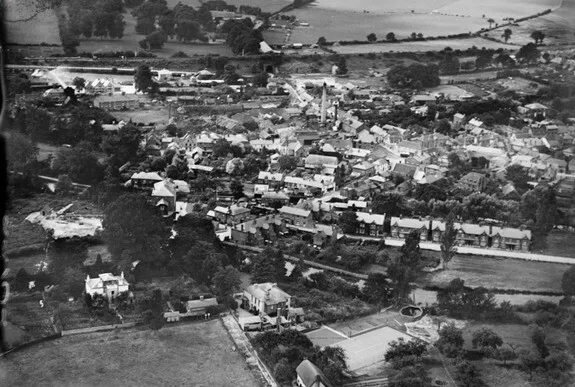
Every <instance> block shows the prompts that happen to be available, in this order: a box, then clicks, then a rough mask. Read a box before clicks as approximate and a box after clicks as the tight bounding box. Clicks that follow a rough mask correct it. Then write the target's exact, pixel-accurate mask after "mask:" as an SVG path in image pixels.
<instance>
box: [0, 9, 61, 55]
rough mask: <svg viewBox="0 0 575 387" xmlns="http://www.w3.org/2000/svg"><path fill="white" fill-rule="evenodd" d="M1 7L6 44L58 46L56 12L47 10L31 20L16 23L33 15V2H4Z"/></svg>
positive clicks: (58, 36) (58, 35)
mask: <svg viewBox="0 0 575 387" xmlns="http://www.w3.org/2000/svg"><path fill="white" fill-rule="evenodd" d="M3 6H4V12H5V14H4V20H2V21H3V22H4V28H5V31H6V38H5V39H6V42H7V43H20V44H40V43H47V44H60V34H59V32H58V16H57V14H56V11H54V10H47V11H44V12H42V13H39V14H38V15H37V16H35V17H34V18H33V19H31V20H28V21H18V22H16V20H25V19H28V18H30V17H31V16H33V15H34V13H35V8H34V0H5V1H4V4H3Z"/></svg>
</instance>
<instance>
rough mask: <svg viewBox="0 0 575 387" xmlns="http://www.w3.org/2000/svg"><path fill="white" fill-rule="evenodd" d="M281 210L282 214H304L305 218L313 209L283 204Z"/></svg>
mask: <svg viewBox="0 0 575 387" xmlns="http://www.w3.org/2000/svg"><path fill="white" fill-rule="evenodd" d="M279 212H280V213H282V214H289V215H296V216H303V217H305V218H307V217H308V216H309V215H310V214H311V211H308V210H302V209H301V208H296V207H288V206H283V207H282V208H280V209H279Z"/></svg>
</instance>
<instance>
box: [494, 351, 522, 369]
mask: <svg viewBox="0 0 575 387" xmlns="http://www.w3.org/2000/svg"><path fill="white" fill-rule="evenodd" d="M493 358H494V359H497V360H499V361H502V362H503V365H507V362H508V361H509V360H514V359H516V358H517V355H515V352H514V351H513V350H512V349H509V348H498V349H497V350H496V351H494V353H493Z"/></svg>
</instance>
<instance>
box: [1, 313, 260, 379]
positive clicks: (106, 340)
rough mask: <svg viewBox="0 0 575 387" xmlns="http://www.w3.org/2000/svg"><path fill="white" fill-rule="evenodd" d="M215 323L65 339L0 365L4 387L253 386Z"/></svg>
mask: <svg viewBox="0 0 575 387" xmlns="http://www.w3.org/2000/svg"><path fill="white" fill-rule="evenodd" d="M233 346H234V344H233V343H232V341H231V340H230V339H229V336H228V333H227V332H226V330H225V328H224V327H223V325H222V323H221V322H220V321H218V320H214V321H209V322H200V323H196V324H188V325H178V326H172V327H164V328H163V329H162V330H160V331H158V332H152V331H150V330H148V329H145V330H136V329H130V330H122V331H118V332H106V333H94V334H89V335H78V336H68V337H63V338H61V339H58V340H55V341H51V342H46V343H43V344H40V345H38V346H35V347H32V348H28V349H25V350H23V351H20V352H16V353H14V354H13V355H11V356H9V357H8V358H7V359H5V360H3V361H1V362H0V380H2V381H3V382H2V384H3V385H6V386H32V385H34V386H38V385H42V386H78V385H81V386H109V385H124V386H152V385H154V386H160V385H161V386H175V385H188V386H237V387H244V386H245V387H254V386H258V385H259V383H258V381H257V379H256V376H255V375H254V374H252V372H251V371H250V370H248V369H247V367H246V362H245V360H244V358H243V357H242V355H241V354H240V353H238V352H235V351H233V350H232V347H233Z"/></svg>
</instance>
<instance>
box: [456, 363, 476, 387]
mask: <svg viewBox="0 0 575 387" xmlns="http://www.w3.org/2000/svg"><path fill="white" fill-rule="evenodd" d="M455 378H456V379H457V380H459V382H460V383H461V386H463V387H479V386H481V385H483V382H482V381H481V378H480V373H479V369H477V367H476V366H475V365H474V364H472V363H470V362H468V361H467V360H464V361H461V362H459V363H458V364H457V366H456V368H455Z"/></svg>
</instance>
